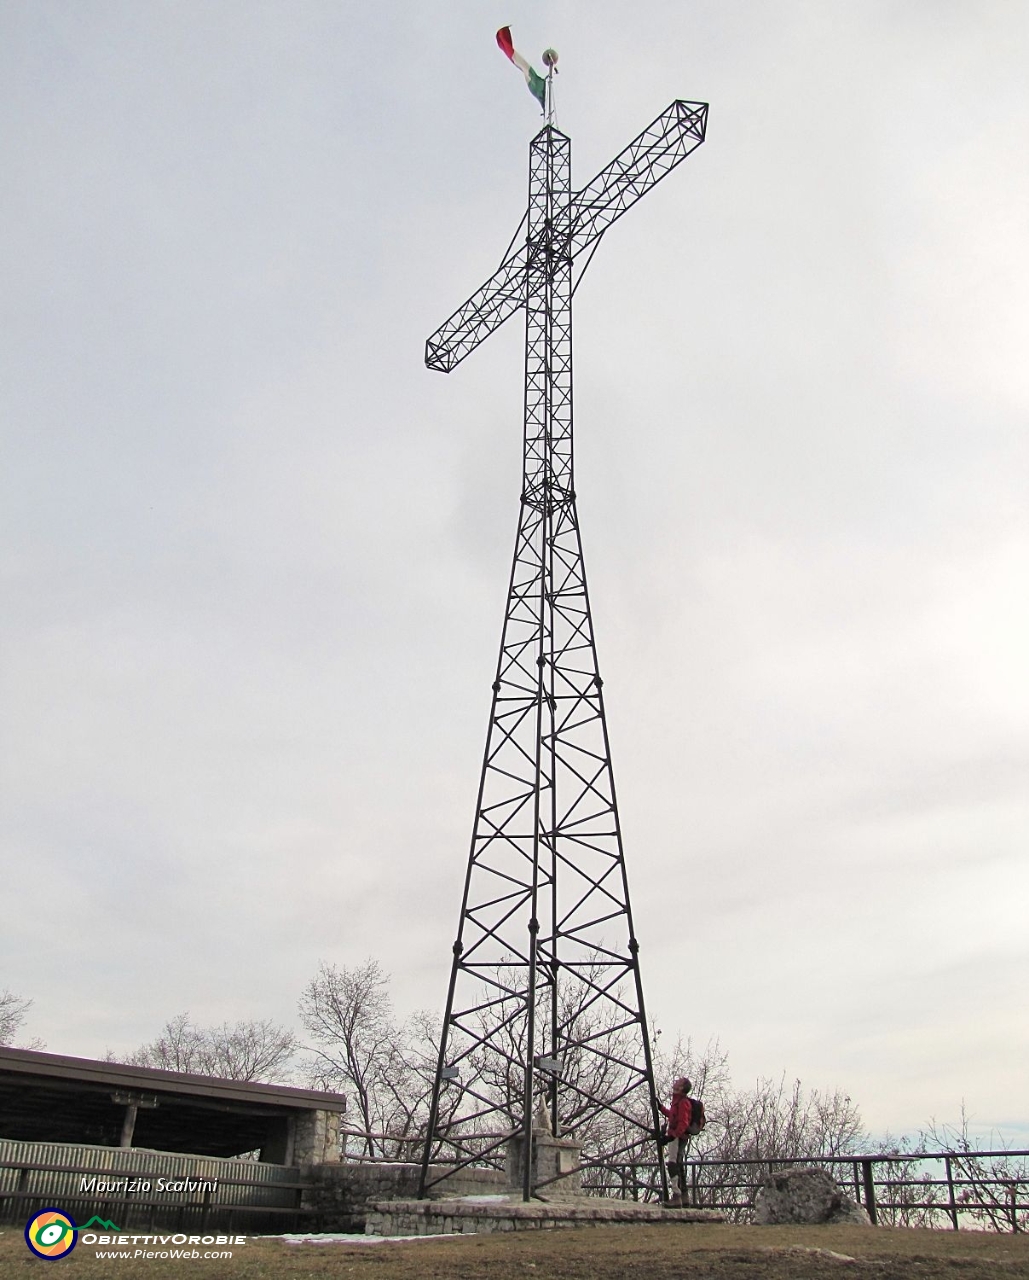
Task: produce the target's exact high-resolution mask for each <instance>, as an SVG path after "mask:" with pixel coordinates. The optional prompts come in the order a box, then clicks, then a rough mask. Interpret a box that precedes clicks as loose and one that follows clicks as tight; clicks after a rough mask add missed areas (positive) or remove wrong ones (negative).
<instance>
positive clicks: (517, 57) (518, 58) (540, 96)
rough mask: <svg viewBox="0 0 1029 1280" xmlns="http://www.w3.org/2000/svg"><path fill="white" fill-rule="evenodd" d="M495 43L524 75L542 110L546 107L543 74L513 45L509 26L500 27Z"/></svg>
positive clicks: (545, 83)
mask: <svg viewBox="0 0 1029 1280" xmlns="http://www.w3.org/2000/svg"><path fill="white" fill-rule="evenodd" d="M497 44H498V45H500V49H501V52H503V53H505V54H507V56H508V57H509V58H510V59H511V61H512V62H513V63H514V64H515V66H516V67H517V68H518V70H519V71H520V72H521V73H522V75H523V76H524V77H525V83H526V84H527V85H528V86H529V92H530V93H531V94H532V96H533V97H534V98H535V99H536V101H537V102H538V103H539V104H540V107H541V109H542V110H543V111H546V109H547V82H546V80H545V79H544V78H543V76H541V75H539V74H538V73H537V72H536V71H534V70H533V69H532V67H531V66H530V65H529V64H528V62H526V60H525V59H524V58H523V57H522V55H521V54H520V53H519V52H518V50H517V49H516V48H515V47H514V42H513V41H512V39H511V28H510V27H501V28H500V30H499V31H498V32H497Z"/></svg>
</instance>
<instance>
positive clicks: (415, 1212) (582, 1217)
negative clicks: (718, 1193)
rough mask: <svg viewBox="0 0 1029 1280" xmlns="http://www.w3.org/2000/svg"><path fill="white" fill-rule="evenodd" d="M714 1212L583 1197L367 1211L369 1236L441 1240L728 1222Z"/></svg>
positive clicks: (393, 1204) (383, 1203)
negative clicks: (625, 1225) (617, 1226)
mask: <svg viewBox="0 0 1029 1280" xmlns="http://www.w3.org/2000/svg"><path fill="white" fill-rule="evenodd" d="M724 1221H725V1214H724V1213H719V1212H717V1211H716V1210H714V1209H665V1208H662V1206H661V1205H658V1204H637V1203H635V1202H634V1201H627V1200H606V1199H603V1198H602V1197H600V1196H582V1197H580V1198H579V1199H577V1200H570V1199H569V1200H561V1201H556V1202H552V1203H541V1202H540V1201H538V1200H530V1201H529V1202H528V1204H526V1203H525V1201H523V1200H515V1199H508V1198H507V1197H504V1198H500V1197H490V1198H489V1199H486V1198H485V1197H474V1196H473V1197H471V1198H469V1199H465V1200H380V1201H378V1202H377V1203H375V1204H370V1205H369V1206H368V1216H367V1218H366V1220H365V1234H366V1235H370V1236H439V1235H464V1234H484V1233H486V1232H491V1231H540V1230H550V1229H553V1228H555V1227H597V1226H609V1225H611V1224H613V1223H619V1222H623V1223H624V1222H637V1223H639V1222H681V1223H688V1222H724Z"/></svg>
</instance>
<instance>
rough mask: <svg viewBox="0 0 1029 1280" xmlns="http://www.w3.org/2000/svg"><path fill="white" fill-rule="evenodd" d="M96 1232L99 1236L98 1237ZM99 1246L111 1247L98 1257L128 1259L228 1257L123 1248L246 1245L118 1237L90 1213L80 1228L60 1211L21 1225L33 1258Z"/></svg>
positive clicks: (239, 1239)
mask: <svg viewBox="0 0 1029 1280" xmlns="http://www.w3.org/2000/svg"><path fill="white" fill-rule="evenodd" d="M98 1233H99V1234H98ZM80 1241H81V1243H82V1244H93V1245H96V1244H101V1245H108V1246H111V1245H113V1246H115V1247H114V1248H113V1249H110V1250H109V1251H108V1252H103V1251H100V1250H98V1251H97V1255H96V1256H97V1257H98V1258H114V1257H130V1258H231V1257H232V1254H231V1252H229V1251H224V1252H217V1251H208V1252H206V1253H201V1252H200V1251H199V1250H198V1249H194V1248H191V1249H190V1250H189V1251H188V1252H187V1250H185V1249H182V1248H174V1249H168V1248H164V1249H154V1248H153V1247H150V1248H136V1249H133V1250H132V1251H131V1252H129V1251H128V1250H127V1249H126V1246H127V1245H149V1246H153V1245H164V1246H167V1245H169V1244H170V1245H191V1246H192V1245H198V1244H200V1245H203V1244H221V1245H225V1244H231V1245H240V1244H246V1241H247V1238H246V1236H228V1235H225V1236H222V1235H218V1236H214V1235H211V1236H206V1235H204V1236H190V1235H184V1234H182V1233H176V1234H175V1235H167V1236H166V1235H154V1234H148V1235H139V1234H136V1235H122V1234H121V1228H120V1227H119V1226H117V1225H116V1224H115V1223H113V1222H108V1220H107V1219H106V1218H101V1217H99V1215H97V1214H94V1215H93V1217H92V1218H90V1220H89V1221H88V1222H84V1223H83V1224H82V1226H81V1227H79V1226H76V1224H75V1219H74V1218H73V1217H72V1216H71V1215H70V1214H68V1213H65V1212H64V1210H63V1209H56V1208H52V1207H51V1208H49V1209H40V1211H39V1212H38V1213H35V1214H33V1215H32V1217H31V1218H30V1219H29V1220H28V1222H26V1224H25V1243H26V1244H27V1245H28V1247H29V1248H30V1249H31V1250H32V1252H33V1253H34V1254H35V1255H36V1257H37V1258H46V1259H48V1260H50V1261H52V1260H54V1259H55V1258H66V1257H67V1256H68V1254H69V1253H71V1251H72V1249H74V1248H75V1246H76V1244H78V1243H79V1242H80Z"/></svg>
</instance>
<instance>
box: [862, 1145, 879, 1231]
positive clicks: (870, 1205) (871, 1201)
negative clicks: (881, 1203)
mask: <svg viewBox="0 0 1029 1280" xmlns="http://www.w3.org/2000/svg"><path fill="white" fill-rule="evenodd" d="M873 1163H874V1161H872V1160H862V1161H861V1176H862V1178H863V1180H864V1184H865V1212H866V1213H867V1214H868V1220H869V1222H871V1224H872V1226H873V1227H874V1226H877V1225H878V1214H877V1213H876V1208H875V1177H874V1176H873V1173H872V1165H873Z"/></svg>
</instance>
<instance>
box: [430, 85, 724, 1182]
mask: <svg viewBox="0 0 1029 1280" xmlns="http://www.w3.org/2000/svg"><path fill="white" fill-rule="evenodd" d="M706 124H707V105H706V104H705V103H696V102H673V103H672V104H671V106H669V107H668V109H667V110H666V111H664V112H662V114H661V115H660V116H658V118H657V119H656V120H655V121H654V122H653V123H652V124H651V125H649V126H648V127H647V128H646V129H644V130H643V132H642V133H641V134H640V135H639V136H638V137H637V138H635V139H634V140H633V141H632V142H631V143H630V144H629V145H628V146H627V147H626V148H625V149H624V150H623V151H622V152H621V153H620V154H619V155H618V156H616V157H615V159H614V160H613V161H612V162H611V163H610V164H609V165H607V166H606V167H605V168H604V169H602V170H601V171H600V173H598V174H597V176H596V177H595V178H594V179H593V180H592V181H591V182H589V183H587V185H586V186H585V187H583V188H582V189H581V190H579V191H577V192H573V191H572V187H571V142H570V139H569V138H568V137H567V136H566V135H565V134H563V133H561V132H559V131H558V130H557V129H556V128H554V127H553V126H552V125H549V124H548V125H547V126H546V127H544V128H543V129H542V130H541V131H540V132H539V134H537V136H536V137H535V138H534V139H533V140H532V143H531V144H530V148H529V200H528V208H527V211H526V214H525V216H524V218H523V220H522V224H521V226H520V228H519V231H518V232H517V233H516V235H515V239H514V241H512V244H511V246H510V248H509V249H508V251H507V253H506V254H505V256H504V259H503V261H502V262H501V265H500V267H499V268H498V269H497V271H496V272H495V273H494V274H493V275H492V276H491V277H490V279H489V280H487V281H486V283H485V284H484V285H483V286H482V287H481V288H480V289H478V290H477V291H476V292H475V293H474V294H473V295H472V296H471V297H470V298H469V299H468V301H467V302H465V303H464V304H463V305H462V306H461V307H459V308H458V310H457V311H455V312H454V314H453V315H452V316H451V317H450V318H449V319H448V320H447V321H446V322H445V323H444V324H443V325H441V326H440V328H439V329H438V330H437V331H436V333H434V334H433V335H432V337H430V338H429V340H428V342H427V343H426V354H425V359H426V364H427V365H428V366H429V367H430V368H432V369H438V370H441V371H442V372H449V371H450V370H452V369H453V368H455V367H456V365H457V364H459V363H460V361H461V360H463V359H464V358H465V356H467V355H469V354H470V353H471V352H472V351H473V350H474V349H475V347H477V346H478V345H479V343H480V342H482V341H483V340H484V339H485V338H486V337H488V336H489V334H490V333H492V332H493V331H494V330H495V329H497V328H498V327H499V326H500V325H501V324H503V323H504V321H505V320H507V319H509V318H510V316H512V315H513V314H514V313H515V312H516V311H523V312H524V313H525V406H524V438H523V475H522V493H521V511H520V515H519V521H518V533H517V537H516V539H515V552H514V559H513V563H512V566H511V578H510V584H509V588H508V597H507V610H506V613H505V617H504V627H503V634H502V639H501V645H500V656H499V659H498V662H497V672H496V679H495V681H494V683H493V703H492V707H491V711H490V722H489V730H488V733H487V738H486V748H485V752H484V755H483V767H482V775H481V779H480V784H479V796H478V801H477V804H476V815H475V822H474V826H473V831H472V840H471V850H470V854H469V859H468V868H467V873H466V876H465V886H464V896H463V900H462V904H461V916H460V922H459V925H458V933H457V940H456V941H455V943H454V947H453V964H452V968H451V976H450V986H449V990H448V994H447V1006H446V1014H445V1017H444V1025H443V1029H442V1035H441V1039H440V1052H439V1061H438V1066H437V1072H436V1079H435V1085H434V1089H433V1096H432V1105H431V1114H430V1120H429V1132H428V1137H427V1140H426V1143H425V1147H424V1151H423V1161H422V1184H421V1190H422V1194H423V1195H424V1194H426V1192H427V1191H428V1189H429V1188H430V1187H432V1186H433V1185H434V1184H435V1183H437V1182H439V1181H440V1180H442V1179H444V1178H445V1177H446V1176H447V1175H446V1172H445V1166H447V1165H449V1167H453V1166H457V1167H465V1166H467V1165H469V1164H474V1163H491V1162H492V1163H496V1162H497V1161H498V1160H499V1159H500V1158H501V1154H502V1148H503V1135H506V1134H507V1133H510V1132H515V1133H517V1134H520V1135H521V1140H522V1141H523V1142H524V1143H525V1149H524V1155H525V1158H524V1159H523V1161H522V1168H523V1169H524V1171H525V1182H524V1186H523V1194H524V1196H525V1198H527V1199H528V1198H529V1197H530V1196H531V1195H532V1194H533V1192H534V1190H535V1188H534V1186H533V1185H532V1182H531V1178H532V1170H531V1160H530V1158H529V1153H530V1145H531V1132H532V1122H533V1115H534V1112H535V1111H536V1109H537V1108H538V1106H539V1105H540V1103H541V1102H545V1103H546V1105H547V1109H548V1111H549V1113H550V1117H551V1120H552V1122H553V1125H554V1131H555V1133H566V1134H567V1133H570V1134H572V1135H574V1136H575V1137H577V1138H578V1139H580V1140H581V1141H582V1143H583V1160H584V1164H586V1165H591V1164H592V1165H602V1164H603V1163H604V1161H605V1160H615V1159H617V1160H618V1161H619V1162H620V1163H623V1164H624V1163H633V1162H637V1163H642V1162H643V1161H644V1160H645V1159H646V1158H647V1153H648V1150H649V1151H650V1152H651V1158H652V1152H653V1148H652V1145H651V1144H652V1143H653V1140H654V1135H655V1131H656V1129H657V1126H658V1110H657V1098H656V1094H655V1089H654V1075H653V1065H652V1062H651V1055H650V1041H649V1037H648V1035H647V1027H646V1014H645V1009H644V1003H643V987H642V983H641V980H640V967H639V956H638V953H639V946H638V943H637V941H636V936H635V932H634V930H633V923H632V910H631V907H630V903H629V889H628V881H627V879H626V873H625V859H624V856H623V851H622V836H621V828H620V825H619V821H618V806H617V802H616V797H615V786H614V777H613V775H612V770H611V751H610V744H609V742H608V734H607V723H606V720H605V716H604V696H603V681H602V680H601V678H600V671H599V667H598V664H597V653H596V646H595V643H594V635H593V622H592V617H591V614H590V604H589V593H588V590H587V586H586V572H585V568H584V565H583V557H582V544H581V540H580V535H579V520H578V515H577V512H576V502H575V485H574V459H573V450H572V295H573V293H574V291H575V288H576V285H577V283H578V280H579V279H580V278H581V275H582V271H583V270H585V268H586V266H588V264H589V261H590V260H591V258H592V254H593V251H594V250H595V248H596V246H597V244H598V242H599V240H600V238H601V237H602V236H603V235H604V233H605V232H606V231H607V229H608V228H609V227H610V226H611V224H612V223H613V222H615V221H616V220H617V219H618V218H619V217H621V215H622V214H623V213H625V212H626V210H627V209H629V208H631V206H632V205H633V204H635V203H636V201H637V200H639V199H640V198H641V197H642V196H643V195H645V194H646V192H647V191H649V190H650V189H651V188H652V187H653V186H654V185H655V184H656V183H657V182H659V181H660V180H661V179H662V178H663V177H664V176H665V175H666V174H667V173H668V172H670V171H671V170H672V169H673V168H674V167H675V166H676V165H678V164H679V163H680V162H681V161H682V160H684V159H685V158H686V156H688V155H689V154H690V153H691V152H692V151H693V150H695V148H696V147H698V146H699V145H700V144H701V143H702V142H703V140H704V134H705V129H706ZM523 231H524V235H523ZM541 1058H542V1059H544V1060H545V1064H546V1065H545V1068H541V1067H540V1065H539V1060H540V1059H541ZM558 1064H559V1069H557V1070H555V1069H554V1067H555V1065H558ZM658 1165H659V1167H661V1180H662V1181H661V1189H662V1191H666V1190H667V1188H666V1186H665V1184H664V1171H663V1166H660V1162H658Z"/></svg>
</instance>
